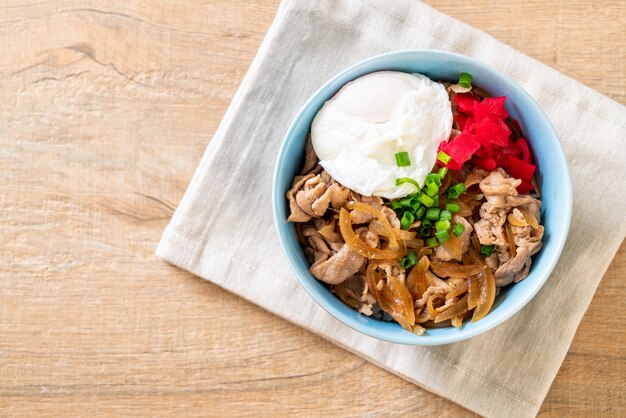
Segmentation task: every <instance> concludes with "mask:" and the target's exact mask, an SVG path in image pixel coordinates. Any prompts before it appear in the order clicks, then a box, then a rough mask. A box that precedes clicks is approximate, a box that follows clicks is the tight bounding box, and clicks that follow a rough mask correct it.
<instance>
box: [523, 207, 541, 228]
mask: <svg viewBox="0 0 626 418" xmlns="http://www.w3.org/2000/svg"><path fill="white" fill-rule="evenodd" d="M520 212H522V215H524V220H525V221H526V222H527V223H528V225H530V226H532V227H533V228H534V229H539V221H538V220H537V218H536V217H535V215H533V214H532V213H530V212H529V211H527V210H522V209H520Z"/></svg>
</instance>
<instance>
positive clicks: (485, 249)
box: [480, 245, 493, 257]
mask: <svg viewBox="0 0 626 418" xmlns="http://www.w3.org/2000/svg"><path fill="white" fill-rule="evenodd" d="M492 252H493V245H481V246H480V255H482V256H484V257H489V256H490V255H491V253H492Z"/></svg>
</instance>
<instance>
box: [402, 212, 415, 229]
mask: <svg viewBox="0 0 626 418" xmlns="http://www.w3.org/2000/svg"><path fill="white" fill-rule="evenodd" d="M414 220H415V217H414V216H413V214H412V213H411V212H404V214H403V215H402V219H401V220H400V228H402V229H404V230H407V229H409V228H410V227H411V225H412V224H413V221H414Z"/></svg>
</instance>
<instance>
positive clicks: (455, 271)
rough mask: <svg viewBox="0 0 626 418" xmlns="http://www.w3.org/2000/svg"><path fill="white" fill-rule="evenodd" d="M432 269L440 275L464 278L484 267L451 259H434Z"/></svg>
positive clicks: (431, 264)
mask: <svg viewBox="0 0 626 418" xmlns="http://www.w3.org/2000/svg"><path fill="white" fill-rule="evenodd" d="M444 244H445V243H444ZM430 269H431V270H432V271H433V273H435V274H436V275H437V276H439V277H451V278H453V279H464V278H466V277H469V276H473V275H475V274H478V273H479V272H480V271H481V270H482V269H483V267H482V265H479V264H471V265H463V264H457V263H453V262H450V261H437V260H433V261H431V262H430Z"/></svg>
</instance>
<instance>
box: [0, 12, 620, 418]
mask: <svg viewBox="0 0 626 418" xmlns="http://www.w3.org/2000/svg"><path fill="white" fill-rule="evenodd" d="M429 3H430V4H432V5H433V6H434V7H436V8H438V9H440V10H442V11H444V12H446V13H449V14H450V15H452V16H454V17H457V18H459V19H461V20H464V21H465V22H467V23H469V24H471V25H474V26H476V27H478V28H480V29H483V30H486V31H487V32H489V33H491V34H493V35H495V36H496V37H497V38H499V39H501V40H503V41H504V42H507V43H509V44H511V45H512V46H513V47H515V48H517V49H519V50H521V51H523V52H525V53H527V54H529V55H531V56H533V57H535V58H537V59H539V60H541V61H543V62H545V63H547V64H548V65H551V66H553V67H555V68H556V69H558V70H560V71H563V72H564V73H566V74H568V75H570V76H572V77H574V78H576V79H578V80H580V81H582V82H584V83H586V84H588V85H589V86H591V87H593V88H595V89H598V90H600V91H601V92H603V93H605V94H607V95H609V96H610V97H612V98H614V99H616V100H618V101H620V102H622V103H624V102H625V101H626V87H625V84H624V81H623V80H624V78H623V74H624V72H625V70H626V68H625V64H624V63H625V62H626V60H625V53H626V37H624V34H625V28H626V21H625V19H624V16H626V6H625V5H624V3H623V2H621V1H619V0H606V1H599V0H598V1H587V2H582V1H581V2H571V1H569V2H565V1H564V2H554V1H552V2H543V1H536V0H534V1H527V2H519V3H518V2H517V1H513V0H504V1H499V2H497V3H495V5H494V3H492V2H490V1H488V0H475V1H471V2H469V1H465V0H452V1H443V0H441V1H439V0H433V1H431V2H429ZM181 4H184V7H181ZM277 6H278V0H232V1H229V2H223V1H220V0H209V1H196V0H190V1H187V2H184V3H181V2H176V1H173V0H167V1H133V0H130V1H129V0H127V1H95V0H91V1H90V0H80V1H71V0H63V1H55V2H53V1H34V0H33V1H32V3H28V4H27V3H25V2H9V1H5V0H2V1H0V51H2V59H0V99H1V100H0V203H1V204H0V236H2V238H3V245H2V252H1V253H0V261H1V263H0V415H1V416H65V415H78V416H93V415H147V416H158V415H170V416H172V415H173V416H200V415H202V416H205V415H210V416H227V415H228V416H230V415H233V416H252V415H263V416H275V415H296V414H298V415H305V416H363V415H368V416H401V415H403V416H404V415H407V414H409V415H411V416H416V415H417V416H428V415H431V416H466V415H471V414H470V413H469V412H468V411H466V410H464V409H463V408H461V407H460V406H458V405H455V404H453V403H451V402H449V401H447V400H445V399H442V398H440V397H438V396H436V395H433V394H431V393H429V392H426V391H424V390H422V389H420V388H417V387H415V386H414V385H412V384H409V383H407V382H405V381H403V380H401V379H399V378H397V377H395V376H393V375H391V374H389V373H387V372H385V371H383V370H381V369H379V368H377V367H375V366H373V365H371V364H368V363H366V362H364V361H363V360H362V359H360V358H358V357H356V356H354V355H352V354H349V353H347V352H345V351H343V350H341V349H339V348H337V347H335V346H333V345H332V344H330V343H328V342H326V341H324V340H323V339H321V338H319V337H317V336H314V335H311V334H309V333H307V332H305V331H303V330H301V329H299V328H297V327H295V326H293V325H290V324H288V323H287V322H285V321H283V320H281V319H279V318H276V317H274V316H272V315H270V314H268V313H266V312H264V311H262V310H261V309H259V308H257V307H255V306H253V305H251V304H249V303H247V302H245V301H243V300H241V299H239V298H237V297H236V296H233V295H231V294H229V293H227V292H225V291H223V290H221V289H219V288H217V287H216V286H214V285H211V284H209V283H206V282H203V281H202V280H200V279H198V278H196V277H193V276H192V275H190V274H188V273H185V272H183V271H180V270H178V269H175V268H173V267H171V266H169V265H167V264H165V263H164V262H161V261H159V260H158V259H156V258H155V257H154V255H153V253H154V250H155V247H156V244H157V242H158V239H159V237H160V234H161V232H162V230H163V228H164V227H165V225H166V224H167V221H168V219H169V217H170V216H171V214H172V212H173V210H174V208H175V206H176V204H177V202H178V201H179V200H180V198H181V196H182V194H183V192H184V190H185V187H186V186H187V183H188V181H189V179H190V178H191V175H192V173H193V170H194V168H195V166H196V164H197V163H198V162H199V160H200V157H201V155H202V152H203V150H204V148H205V146H206V144H207V141H208V140H209V138H211V136H212V134H213V133H214V131H215V129H216V128H217V126H218V124H219V121H220V119H221V117H222V115H223V113H224V111H225V109H226V107H227V106H228V103H229V101H230V99H231V98H232V96H233V94H234V92H235V90H236V88H237V86H238V84H239V82H240V81H241V79H242V78H243V76H244V75H245V72H246V70H247V67H248V65H249V64H250V62H251V60H252V58H253V56H254V54H255V52H256V50H257V48H258V46H259V44H260V42H261V40H262V39H263V36H264V34H265V32H266V31H267V29H268V27H269V25H270V23H271V21H272V19H273V17H274V14H275V11H276V8H277ZM624 277H626V245H622V248H621V249H620V251H619V253H618V255H617V257H616V258H615V260H614V262H613V263H612V265H611V268H610V269H609V271H608V273H607V274H606V276H605V277H604V279H603V281H602V283H601V285H600V287H599V289H598V292H597V294H596V296H595V298H594V300H593V302H592V304H591V307H590V309H589V311H588V312H587V314H586V316H585V318H584V320H583V322H582V324H581V327H580V329H579V331H578V333H577V335H576V338H575V340H574V343H573V345H572V347H571V349H570V353H569V354H568V356H567V358H566V360H565V362H564V364H563V367H562V369H561V371H560V373H559V375H558V376H557V378H556V380H555V382H554V385H553V387H552V389H551V391H550V393H549V394H548V397H547V399H546V401H545V403H544V405H543V406H542V409H541V414H540V415H542V416H591V415H603V416H618V415H623V414H626V405H625V401H624V390H625V382H624V355H623V354H622V353H623V336H624V331H625V329H626V328H625V321H624V302H623V299H621V297H620V296H621V294H623V293H624V292H625V291H626V283H625V282H624V280H623V279H624ZM546 349H549V347H546Z"/></svg>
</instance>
